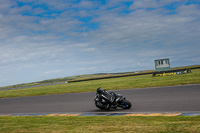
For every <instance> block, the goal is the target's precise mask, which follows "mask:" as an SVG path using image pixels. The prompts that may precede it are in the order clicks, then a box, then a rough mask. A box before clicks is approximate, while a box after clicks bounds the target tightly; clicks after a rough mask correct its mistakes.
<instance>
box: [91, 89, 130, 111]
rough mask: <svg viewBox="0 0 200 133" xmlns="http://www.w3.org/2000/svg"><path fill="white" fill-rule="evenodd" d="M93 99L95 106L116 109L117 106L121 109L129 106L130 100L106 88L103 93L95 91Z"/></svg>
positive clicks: (103, 108)
mask: <svg viewBox="0 0 200 133" xmlns="http://www.w3.org/2000/svg"><path fill="white" fill-rule="evenodd" d="M94 101H95V105H96V107H97V108H99V109H102V110H105V109H106V110H111V109H117V107H120V108H123V109H130V108H131V102H130V101H128V100H127V99H126V98H125V97H124V96H123V95H121V94H115V93H114V92H108V91H106V90H105V91H104V93H100V94H99V93H97V94H96V96H95V99H94Z"/></svg>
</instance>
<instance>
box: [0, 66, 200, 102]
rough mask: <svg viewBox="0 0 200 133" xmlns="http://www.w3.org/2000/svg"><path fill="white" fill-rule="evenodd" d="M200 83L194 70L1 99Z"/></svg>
mask: <svg viewBox="0 0 200 133" xmlns="http://www.w3.org/2000/svg"><path fill="white" fill-rule="evenodd" d="M199 83H200V69H195V70H192V73H187V74H180V75H174V76H162V77H152V75H151V74H148V75H141V76H130V77H121V78H111V79H101V80H91V81H84V82H72V83H68V84H66V83H65V84H59V85H49V86H40V87H32V88H24V89H16V90H7V91H0V98H8V97H23V96H39V95H51V94H63V93H77V92H91V91H95V90H96V88H97V87H100V86H101V87H102V88H103V89H107V90H118V89H133V88H146V87H160V86H175V85H186V84H199Z"/></svg>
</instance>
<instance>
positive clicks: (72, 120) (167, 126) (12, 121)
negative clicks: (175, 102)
mask: <svg viewBox="0 0 200 133" xmlns="http://www.w3.org/2000/svg"><path fill="white" fill-rule="evenodd" d="M0 132H2V133H19V132H30V133H31V132H34V133H54V132H56V133H63V132H66V133H72V132H73V133H93V132H95V133H99V132H126V133H128V132H138V133H141V132H148V133H155V132H162V133H167V132H191V133H197V132H200V117H199V116H176V117H170V116H165V117H164V116H157V117H153V116H148V117H141V116H140V117H126V116H102V117H99V116H88V117H86V116H85V117H80V116H77V117H76V116H73V117H70V116H68V117H67V116H66V117H47V116H43V117H38V116H33V117H32V116H20V117H14V116H1V117H0Z"/></svg>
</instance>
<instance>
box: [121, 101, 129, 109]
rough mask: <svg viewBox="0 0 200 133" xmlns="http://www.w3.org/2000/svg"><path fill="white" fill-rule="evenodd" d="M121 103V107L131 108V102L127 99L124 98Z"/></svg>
mask: <svg viewBox="0 0 200 133" xmlns="http://www.w3.org/2000/svg"><path fill="white" fill-rule="evenodd" d="M119 104H120V107H122V108H123V109H130V108H131V102H129V101H128V100H126V99H122V100H121V102H120V103H119Z"/></svg>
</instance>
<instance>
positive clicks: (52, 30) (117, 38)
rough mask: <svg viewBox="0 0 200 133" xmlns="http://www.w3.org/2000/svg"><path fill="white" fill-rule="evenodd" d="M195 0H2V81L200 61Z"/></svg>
mask: <svg viewBox="0 0 200 133" xmlns="http://www.w3.org/2000/svg"><path fill="white" fill-rule="evenodd" d="M199 42H200V1H197V0H173V1H171V0H170V1H169V0H162V1H161V0H68V1H65V0H57V1H54V0H48V1H45V0H1V1H0V53H1V54H0V86H9V85H15V84H22V83H30V82H37V81H43V80H46V79H55V78H59V77H70V76H75V75H85V74H94V73H119V72H129V71H141V70H154V60H156V59H162V58H169V59H170V64H171V67H179V66H191V65H196V64H199V62H200V52H199V51H200V44H199Z"/></svg>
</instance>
